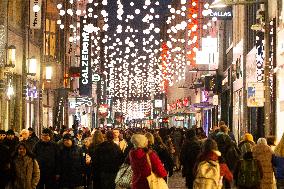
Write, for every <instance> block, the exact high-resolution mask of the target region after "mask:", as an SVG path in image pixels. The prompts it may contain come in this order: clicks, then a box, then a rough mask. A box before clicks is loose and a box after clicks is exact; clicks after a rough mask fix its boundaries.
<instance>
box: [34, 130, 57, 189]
mask: <svg viewBox="0 0 284 189" xmlns="http://www.w3.org/2000/svg"><path fill="white" fill-rule="evenodd" d="M51 137H52V131H51V130H49V129H47V128H45V129H43V131H42V134H41V140H40V141H39V142H38V143H37V144H36V145H35V147H34V151H33V152H34V154H35V157H36V159H37V161H38V164H39V168H40V182H39V185H38V189H55V188H56V184H57V181H58V179H59V164H60V162H59V147H58V145H57V144H56V143H55V142H53V141H51Z"/></svg>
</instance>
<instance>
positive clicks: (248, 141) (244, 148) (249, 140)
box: [238, 133, 255, 155]
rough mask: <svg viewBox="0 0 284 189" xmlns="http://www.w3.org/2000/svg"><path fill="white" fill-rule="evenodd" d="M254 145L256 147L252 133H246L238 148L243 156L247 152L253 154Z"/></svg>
mask: <svg viewBox="0 0 284 189" xmlns="http://www.w3.org/2000/svg"><path fill="white" fill-rule="evenodd" d="M254 145H255V142H254V140H253V136H252V135H251V134H250V133H246V134H245V135H244V136H243V140H242V141H241V142H240V144H239V146H238V147H239V149H240V151H241V153H242V155H244V154H245V153H247V152H251V151H252V147H253V146H254Z"/></svg>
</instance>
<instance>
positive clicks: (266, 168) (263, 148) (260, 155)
mask: <svg viewBox="0 0 284 189" xmlns="http://www.w3.org/2000/svg"><path fill="white" fill-rule="evenodd" d="M252 153H253V157H254V158H255V159H257V160H259V162H260V164H261V167H262V172H263V177H262V179H261V183H260V186H261V188H262V189H265V188H267V189H271V188H273V167H272V163H271V160H272V154H273V152H272V150H271V148H270V147H269V146H268V145H264V144H257V145H255V146H254V147H253V148H252Z"/></svg>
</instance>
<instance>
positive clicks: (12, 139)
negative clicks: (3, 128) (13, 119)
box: [3, 129, 19, 156]
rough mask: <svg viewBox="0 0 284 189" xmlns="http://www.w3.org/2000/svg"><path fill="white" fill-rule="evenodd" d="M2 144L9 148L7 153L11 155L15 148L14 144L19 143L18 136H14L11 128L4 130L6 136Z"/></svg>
mask: <svg viewBox="0 0 284 189" xmlns="http://www.w3.org/2000/svg"><path fill="white" fill-rule="evenodd" d="M3 144H4V145H6V146H7V147H8V148H9V154H10V155H11V156H12V154H13V153H14V152H15V150H16V146H17V145H18V144H19V138H18V137H16V136H15V132H14V131H13V130H12V129H9V130H8V131H7V132H6V138H5V139H4V141H3Z"/></svg>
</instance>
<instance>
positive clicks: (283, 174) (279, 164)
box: [272, 155, 284, 180]
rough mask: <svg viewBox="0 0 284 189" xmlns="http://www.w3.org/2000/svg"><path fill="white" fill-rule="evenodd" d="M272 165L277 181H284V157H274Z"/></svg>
mask: <svg viewBox="0 0 284 189" xmlns="http://www.w3.org/2000/svg"><path fill="white" fill-rule="evenodd" d="M272 165H273V167H274V171H275V178H276V179H277V180H279V179H284V157H280V156H276V155H273V156H272Z"/></svg>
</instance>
